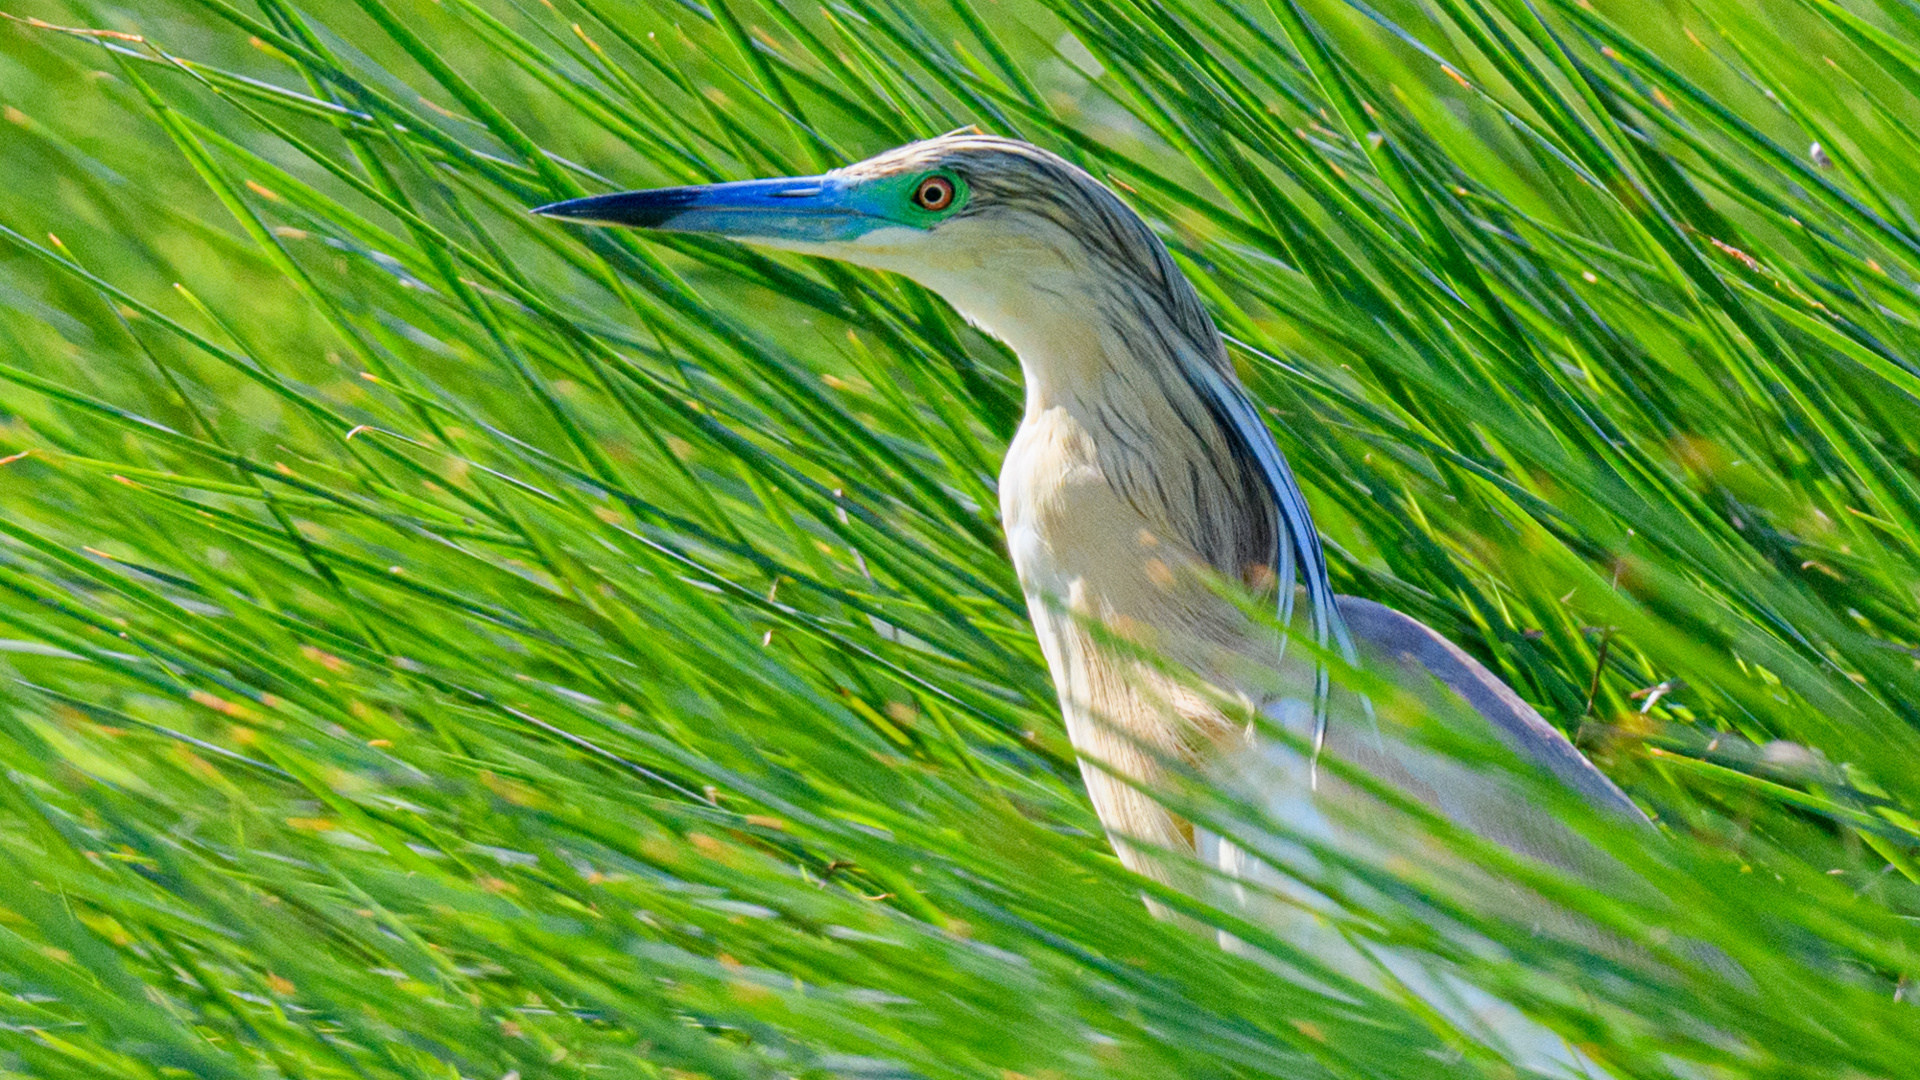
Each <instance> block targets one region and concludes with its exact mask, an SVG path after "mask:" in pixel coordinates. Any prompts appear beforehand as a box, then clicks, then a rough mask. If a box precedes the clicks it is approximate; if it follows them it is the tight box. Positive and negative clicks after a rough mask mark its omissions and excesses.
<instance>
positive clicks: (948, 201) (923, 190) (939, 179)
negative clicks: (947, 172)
mask: <svg viewBox="0 0 1920 1080" xmlns="http://www.w3.org/2000/svg"><path fill="white" fill-rule="evenodd" d="M913 202H914V205H915V206H918V207H919V208H920V209H922V210H935V211H938V210H945V209H946V208H947V207H949V206H952V205H953V181H951V180H949V179H947V178H946V177H944V176H929V177H927V178H926V179H925V180H922V181H920V186H919V187H917V188H914V189H913Z"/></svg>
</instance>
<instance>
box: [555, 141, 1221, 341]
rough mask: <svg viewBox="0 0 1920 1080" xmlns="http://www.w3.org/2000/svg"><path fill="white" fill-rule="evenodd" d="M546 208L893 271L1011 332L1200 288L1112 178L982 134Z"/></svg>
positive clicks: (576, 217)
mask: <svg viewBox="0 0 1920 1080" xmlns="http://www.w3.org/2000/svg"><path fill="white" fill-rule="evenodd" d="M534 212H535V213H538V214H544V215H546V216H548V217H555V218H562V219H565V220H570V221H577V222H582V223H586V224H597V225H625V226H630V227H635V228H642V229H653V230H659V231H664V232H680V233H705V234H708V235H715V236H725V237H730V238H732V239H735V240H739V241H743V242H745V243H749V244H755V245H759V246H762V247H771V248H779V249H782V250H786V251H796V252H802V253H805V254H809V255H820V256H825V257H827V258H832V259H839V260H842V261H844V262H849V263H854V264H857V265H860V266H866V267H872V268H874V269H879V270H889V271H893V272H895V273H898V274H902V275H904V276H906V277H908V278H911V279H913V280H915V281H917V282H919V283H920V284H922V285H925V286H927V287H928V288H930V289H932V290H933V291H935V292H937V293H939V294H940V295H942V296H944V297H945V298H946V299H947V301H948V302H949V303H951V304H953V305H954V307H956V308H958V309H959V310H960V312H961V313H962V314H964V315H966V316H968V317H969V318H971V319H972V320H974V321H975V322H977V323H981V324H983V325H986V326H987V327H988V328H989V329H996V330H1000V331H1005V330H1008V329H1012V327H1011V326H1009V325H1008V324H1009V323H1010V322H1015V321H1019V320H1021V319H1022V318H1024V317H1026V316H1028V315H1030V314H1031V313H1032V309H1033V308H1034V307H1035V306H1036V305H1045V306H1052V307H1058V308H1061V309H1062V310H1073V309H1075V308H1077V309H1078V311H1079V312H1080V313H1081V314H1082V316H1083V317H1084V315H1085V314H1087V313H1088V308H1087V305H1088V304H1089V303H1091V304H1095V305H1097V304H1099V303H1100V302H1101V299H1102V298H1101V297H1100V296H1099V295H1097V294H1098V293H1100V292H1101V291H1103V290H1109V289H1112V288H1113V287H1114V286H1115V285H1117V284H1121V283H1128V282H1133V283H1138V284H1140V285H1143V286H1145V287H1146V288H1147V289H1148V290H1149V295H1155V294H1158V295H1160V296H1166V295H1168V294H1169V293H1176V294H1178V295H1179V296H1180V297H1181V299H1185V297H1187V296H1191V289H1190V287H1189V286H1188V285H1187V284H1186V282H1185V281H1184V280H1181V279H1179V276H1178V274H1177V272H1176V271H1175V270H1174V268H1173V265H1172V263H1171V261H1170V260H1169V259H1168V258H1167V255H1166V251H1165V249H1164V247H1162V246H1161V244H1160V242H1159V240H1158V239H1157V238H1156V237H1155V236H1154V235H1153V233H1152V232H1151V231H1150V230H1149V229H1148V228H1147V227H1146V225H1145V223H1143V222H1142V221H1141V220H1140V218H1139V217H1138V216H1137V215H1136V214H1134V213H1133V211H1132V210H1130V209H1128V208H1127V207H1126V205H1125V204H1124V203H1122V202H1121V201H1120V200H1119V199H1118V198H1117V197H1116V196H1115V195H1114V194H1113V192H1111V191H1109V190H1108V189H1107V188H1106V187H1105V186H1103V185H1102V184H1101V183H1100V182H1099V181H1097V180H1095V179H1094V178H1093V177H1091V176H1089V175H1088V174H1087V173H1086V172H1084V171H1083V170H1081V169H1079V168H1077V167H1075V166H1074V165H1072V164H1070V163H1068V162H1067V161H1065V160H1063V159H1061V158H1060V157H1058V156H1056V155H1054V154H1052V153H1049V152H1047V151H1045V150H1042V149H1040V148H1039V147H1036V146H1032V145H1030V144H1027V143H1024V142H1018V141H1016V140H1012V139H1003V138H996V137H994V136H990V135H982V134H979V133H978V132H977V131H974V130H972V129H965V130H962V131H957V132H954V133H952V134H949V135H943V136H941V137H940V138H937V139H929V140H926V141H924V142H917V143H910V144H908V145H906V146H902V147H898V148H896V149H893V150H889V151H887V152H886V153H883V154H880V155H878V156H876V157H872V158H868V159H867V160H865V161H862V162H858V163H856V164H853V165H848V166H846V167H844V168H840V169H835V170H834V171H832V172H829V173H826V174H824V175H821V176H808V177H791V178H785V179H778V180H745V181H740V182H736V183H728V184H711V185H707V186H704V187H677V188H658V189H655V190H651V191H628V192H620V193H618V194H613V195H595V196H592V197H589V198H584V199H573V200H570V201H568V202H562V203H554V204H553V205H550V206H542V207H539V208H538V209H536V210H535V211H534ZM1193 306H1194V310H1197V299H1196V301H1195V303H1194V305H1193Z"/></svg>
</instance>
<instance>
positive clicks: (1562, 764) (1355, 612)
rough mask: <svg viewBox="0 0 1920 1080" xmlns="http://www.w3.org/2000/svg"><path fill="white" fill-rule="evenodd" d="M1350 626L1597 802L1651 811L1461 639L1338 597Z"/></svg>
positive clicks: (1628, 811)
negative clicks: (1443, 688) (1435, 681)
mask: <svg viewBox="0 0 1920 1080" xmlns="http://www.w3.org/2000/svg"><path fill="white" fill-rule="evenodd" d="M1337 601H1338V604H1339V608H1340V614H1341V616H1342V617H1343V618H1344V619H1345V621H1346V624H1347V629H1348V630H1349V631H1351V632H1352V634H1353V636H1354V639H1355V641H1356V642H1358V643H1359V645H1360V648H1361V650H1362V651H1363V652H1365V653H1371V654H1372V655H1373V656H1376V657H1378V658H1380V659H1384V660H1388V661H1390V662H1392V663H1393V664H1395V665H1396V666H1397V667H1400V668H1401V669H1403V670H1412V671H1425V672H1426V673H1427V674H1429V675H1432V676H1433V677H1434V678H1435V679H1438V680H1439V681H1440V682H1441V684H1442V685H1444V686H1446V687H1447V688H1448V689H1449V690H1452V691H1453V692H1454V693H1455V694H1458V695H1459V696H1460V698H1461V700H1463V701H1465V702H1466V703H1467V704H1468V705H1469V706H1471V707H1472V708H1473V711H1474V712H1477V713H1479V714H1480V715H1481V716H1482V717H1484V718H1485V719H1486V720H1487V722H1488V723H1490V724H1492V725H1493V730H1494V732H1495V733H1496V734H1497V735H1498V736H1499V737H1500V738H1501V740H1502V741H1503V742H1505V743H1506V744H1507V745H1508V746H1509V747H1510V748H1512V749H1513V750H1514V751H1515V752H1516V753H1518V754H1520V755H1522V756H1523V757H1526V758H1528V759H1530V760H1532V761H1535V762H1537V763H1539V764H1540V765H1542V766H1544V767H1545V768H1546V769H1547V770H1548V771H1549V772H1551V773H1553V775H1554V776H1556V777H1558V778H1559V779H1560V781H1561V782H1562V783H1564V784H1566V785H1567V786H1568V787H1571V788H1573V789H1574V790H1575V791H1578V792H1579V793H1580V794H1582V795H1584V796H1586V797H1587V799H1588V800H1590V801H1591V802H1592V803H1593V804H1594V805H1596V806H1600V807H1604V808H1606V809H1608V810H1612V811H1614V812H1616V813H1619V814H1621V815H1622V816H1624V817H1628V818H1632V819H1635V820H1637V821H1641V822H1645V821H1646V820H1647V816H1646V814H1645V813H1643V812H1642V811H1641V810H1640V808H1639V807H1637V806H1635V805H1634V804H1633V800H1631V799H1629V798H1627V796H1626V794H1625V793H1624V792H1622V791H1621V790H1620V789H1619V787H1617V786H1615V784H1614V782H1613V781H1612V780H1609V779H1607V776H1606V774H1605V773H1602V772H1601V771H1600V770H1599V769H1597V768H1595V767H1594V765H1593V762H1591V761H1588V760H1587V759H1586V757H1585V756H1584V755H1582V754H1581V753H1580V751H1579V750H1577V749H1575V748H1574V745H1573V743H1572V742H1570V741H1568V739H1567V737H1566V736H1565V735H1563V734H1561V733H1560V730H1559V729H1558V728H1556V727H1554V726H1553V725H1552V724H1549V723H1547V721H1546V718H1545V717H1543V716H1541V715H1540V714H1539V713H1538V712H1535V711H1534V709H1533V706H1531V705H1528V704H1527V703H1526V702H1525V701H1523V700H1521V698H1520V695H1518V694H1516V693H1514V692H1513V690H1512V688H1510V687H1508V686H1507V684H1506V683H1503V682H1501V681H1500V679H1499V677H1498V676H1496V675H1494V673H1493V672H1491V671H1488V670H1487V669H1486V668H1485V667H1484V666H1483V665H1482V664H1481V663H1480V662H1479V661H1478V660H1475V659H1474V658H1473V657H1471V656H1469V655H1467V654H1466V652H1465V651H1463V650H1462V649H1461V648H1460V647H1459V646H1458V645H1455V644H1454V643H1453V642H1451V641H1448V640H1447V639H1446V638H1444V637H1442V636H1440V634H1439V633H1438V632H1437V631H1435V630H1434V629H1433V628H1432V627H1430V626H1428V625H1426V624H1425V623H1423V622H1421V621H1420V620H1418V619H1415V618H1413V617H1411V616H1408V615H1404V614H1401V613H1400V612H1398V611H1395V610H1393V609H1392V608H1390V607H1387V606H1385V605H1384V604H1377V603H1374V602H1373V601H1372V600H1363V599H1361V598H1359V597H1357V596H1341V597H1338V598H1337Z"/></svg>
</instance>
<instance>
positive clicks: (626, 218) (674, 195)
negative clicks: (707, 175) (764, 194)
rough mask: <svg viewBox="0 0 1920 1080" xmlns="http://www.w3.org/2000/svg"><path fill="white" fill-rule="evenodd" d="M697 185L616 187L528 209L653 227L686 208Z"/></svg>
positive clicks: (582, 221) (590, 220) (567, 217)
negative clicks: (604, 192)
mask: <svg viewBox="0 0 1920 1080" xmlns="http://www.w3.org/2000/svg"><path fill="white" fill-rule="evenodd" d="M700 194H701V189H700V188H657V189H655V190H652V191H618V192H614V193H613V194H611V195H589V196H587V197H586V198H584V199H568V200H566V201H564V202H557V203H548V204H547V205H545V206H536V207H534V208H533V209H531V210H529V211H528V213H530V214H534V215H537V216H539V217H550V218H559V219H560V220H562V221H575V222H579V223H580V224H582V225H625V226H628V227H630V228H638V229H657V228H659V227H661V226H662V225H665V224H666V223H667V222H668V221H670V220H671V219H672V218H674V217H676V216H677V215H679V214H680V213H681V212H682V211H684V210H686V209H687V207H688V205H689V204H690V203H692V202H694V201H695V200H696V199H698V198H699V197H700Z"/></svg>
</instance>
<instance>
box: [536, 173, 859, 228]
mask: <svg viewBox="0 0 1920 1080" xmlns="http://www.w3.org/2000/svg"><path fill="white" fill-rule="evenodd" d="M858 201H859V189H858V188H857V187H853V186H849V185H847V184H843V183H841V182H838V181H836V180H835V179H834V178H833V177H831V176H806V177H792V178H787V179H780V180H742V181H737V182H735V183H730V184H709V185H707V186H705V187H674V188H655V189H653V190H651V191H622V192H618V193H616V194H612V195H592V196H588V197H587V198H584V199H569V200H567V201H566V202H557V203H551V204H549V205H546V206H537V207H534V209H533V211H532V212H533V213H535V214H539V215H541V216H543V217H551V218H559V219H561V220H563V221H575V222H579V223H581V224H584V225H620V226H626V227H629V228H636V229H654V230H658V231H663V232H686V233H707V234H709V235H715V236H729V237H733V238H735V239H739V240H770V241H783V240H784V241H799V242H805V243H822V242H832V241H835V240H850V239H852V238H854V237H856V236H859V235H860V234H861V233H863V232H866V231H867V230H869V229H872V228H875V227H877V226H880V225H882V224H885V222H884V220H883V219H881V218H879V217H877V216H876V215H873V214H871V213H868V212H866V211H865V210H863V209H862V208H860V207H859V206H857V205H855V204H856V202H858Z"/></svg>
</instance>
